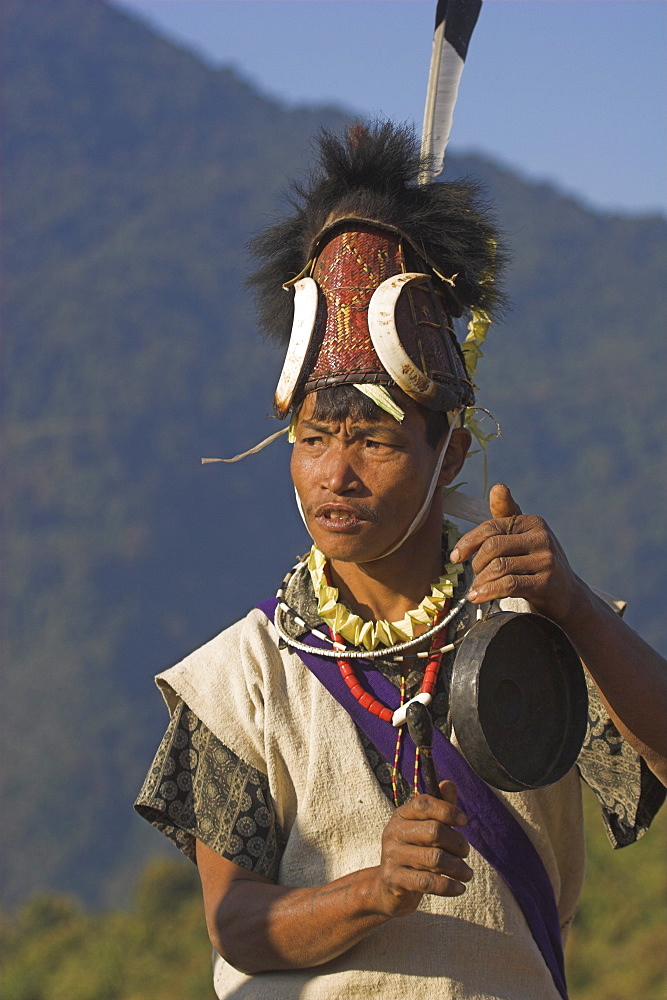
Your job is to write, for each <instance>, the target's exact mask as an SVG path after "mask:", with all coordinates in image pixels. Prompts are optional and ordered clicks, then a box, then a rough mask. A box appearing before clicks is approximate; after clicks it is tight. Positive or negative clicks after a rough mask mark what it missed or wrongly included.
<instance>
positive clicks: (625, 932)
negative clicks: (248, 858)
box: [0, 796, 667, 1000]
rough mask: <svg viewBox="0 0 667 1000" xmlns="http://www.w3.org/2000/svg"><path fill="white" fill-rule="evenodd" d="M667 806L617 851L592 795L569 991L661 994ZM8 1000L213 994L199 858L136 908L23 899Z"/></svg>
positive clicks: (632, 997) (8, 947) (666, 981)
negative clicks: (88, 907) (96, 909)
mask: <svg viewBox="0 0 667 1000" xmlns="http://www.w3.org/2000/svg"><path fill="white" fill-rule="evenodd" d="M666 835H667V811H665V810H663V811H662V813H661V815H660V816H659V817H658V819H657V820H656V822H655V824H654V827H653V828H652V830H651V831H650V833H649V834H648V835H647V836H646V837H645V838H644V839H643V840H642V841H640V843H639V844H635V845H633V846H632V847H629V848H625V849H623V850H622V851H616V852H612V851H611V848H610V847H609V843H608V842H607V839H606V836H605V834H604V832H603V828H602V824H601V823H600V821H599V817H598V815H597V810H596V806H595V803H594V801H593V798H592V796H588V797H587V802H586V837H587V843H588V880H587V883H586V888H585V890H584V894H583V897H582V901H581V905H580V907H579V911H578V913H577V916H576V918H575V923H574V927H573V930H572V933H571V937H570V941H569V945H568V952H567V966H568V978H569V985H570V996H571V1000H663V998H664V996H665V989H666V988H667V978H666V975H665V963H664V956H665V949H666V947H667V927H666V926H665V921H664V900H665V897H666V894H667V871H666V867H665V863H664V850H665V839H666ZM0 947H1V948H2V952H3V955H4V966H5V967H4V974H3V991H2V996H3V1000H213V989H212V985H211V969H210V946H209V943H208V938H207V936H206V929H205V925H204V915H203V908H202V903H201V893H200V888H199V880H198V878H197V874H196V871H195V869H194V866H193V865H191V864H190V863H189V862H186V861H179V860H176V859H173V858H170V859H169V860H159V861H153V862H151V863H150V864H149V865H148V866H147V868H146V869H145V871H144V872H143V874H142V876H141V878H140V881H139V886H138V890H137V894H136V901H135V906H134V908H133V910H132V911H131V912H124V913H119V912H110V913H102V914H93V915H91V914H87V913H85V912H84V911H83V910H82V909H81V907H80V906H78V905H77V904H76V903H75V902H74V901H73V900H72V899H71V898H68V897H65V896H59V895H47V896H40V897H36V898H34V899H32V900H31V901H30V902H28V903H25V904H24V905H23V907H22V908H21V909H20V910H19V911H18V913H17V914H16V916H14V917H13V918H11V919H10V918H8V917H6V918H5V919H4V921H3V922H2V929H1V932H0Z"/></svg>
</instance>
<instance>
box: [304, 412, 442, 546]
mask: <svg viewBox="0 0 667 1000" xmlns="http://www.w3.org/2000/svg"><path fill="white" fill-rule="evenodd" d="M314 408H315V398H314V394H313V393H311V394H310V395H308V396H307V397H306V399H305V401H304V404H303V407H302V408H301V413H300V414H299V419H298V422H297V426H296V442H295V444H294V449H293V452H292V461H291V472H292V479H293V481H294V485H295V487H296V490H297V493H298V494H299V498H300V500H301V505H302V507H303V512H304V515H305V518H306V523H307V525H308V530H309V531H310V534H311V535H312V537H313V540H314V541H315V543H316V545H317V546H318V548H319V549H320V550H321V551H322V552H323V553H324V554H325V555H326V556H328V557H329V558H330V559H338V560H340V561H343V562H355V563H361V562H365V561H368V560H370V559H375V558H377V557H378V556H380V555H382V553H383V552H386V551H387V550H388V549H389V548H390V547H391V546H392V545H393V544H394V543H395V542H396V540H397V539H398V538H400V537H401V536H402V534H403V533H404V532H405V531H406V530H407V528H408V527H409V526H410V524H411V522H412V520H413V518H414V517H415V515H416V513H417V511H418V510H419V508H420V506H421V504H422V503H423V501H424V498H425V496H426V493H427V491H428V487H429V484H430V482H431V478H432V476H433V472H434V469H435V465H436V461H437V457H438V452H437V451H436V450H434V449H433V448H432V447H431V446H430V445H429V444H428V443H427V441H426V437H425V424H424V420H423V418H422V417H421V415H420V413H419V412H418V411H417V410H416V409H415V408H414V407H413V406H407V407H406V413H405V418H404V420H403V422H402V423H401V424H399V423H398V422H397V421H396V420H394V419H393V417H390V416H389V415H388V414H384V413H382V414H381V415H378V418H377V419H374V420H372V421H367V420H364V419H358V418H354V417H348V418H346V419H344V420H341V421H339V422H338V421H337V422H329V421H326V420H324V421H323V420H319V419H316V418H315V417H314V416H313V411H314Z"/></svg>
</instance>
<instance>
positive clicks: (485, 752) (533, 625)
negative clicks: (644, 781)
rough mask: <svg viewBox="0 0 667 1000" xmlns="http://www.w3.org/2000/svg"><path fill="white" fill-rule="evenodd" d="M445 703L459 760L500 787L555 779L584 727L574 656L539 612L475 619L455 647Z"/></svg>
mask: <svg viewBox="0 0 667 1000" xmlns="http://www.w3.org/2000/svg"><path fill="white" fill-rule="evenodd" d="M450 705H451V718H452V723H453V726H454V731H455V733H456V737H457V740H458V743H459V746H460V748H461V751H462V752H463V754H464V756H465V758H466V760H467V761H468V763H469V764H470V765H471V767H472V768H473V769H474V770H475V771H476V772H477V774H478V775H479V776H480V777H481V778H483V780H484V781H486V782H487V783H488V784H490V785H493V786H494V787H495V788H500V789H503V790H504V791H507V792H519V791H524V790H526V789H531V788H542V787H543V786H544V785H550V784H552V783H553V782H554V781H558V779H559V778H562V777H563V775H565V774H566V773H567V772H568V771H569V770H570V768H571V767H572V766H573V764H574V763H575V761H576V759H577V757H578V756H579V752H580V750H581V746H582V744H583V741H584V736H585V734H586V723H587V718H588V693H587V689H586V679H585V677H584V670H583V667H582V665H581V661H580V659H579V657H578V656H577V654H576V652H575V650H574V647H573V646H572V643H571V642H570V640H569V639H568V638H567V636H566V635H565V633H564V632H563V630H562V629H560V628H559V627H558V626H557V625H555V624H554V623H553V622H552V621H550V620H549V619H548V618H543V617H542V615H536V614H521V613H517V612H513V611H501V612H499V613H498V614H495V615H491V617H490V618H488V619H487V620H486V621H480V622H477V624H475V625H474V626H473V627H472V628H471V629H470V631H469V632H468V634H467V635H466V636H465V638H464V640H463V642H462V643H461V645H460V647H459V649H458V652H457V654H456V660H455V661H454V668H453V673H452V683H451V690H450Z"/></svg>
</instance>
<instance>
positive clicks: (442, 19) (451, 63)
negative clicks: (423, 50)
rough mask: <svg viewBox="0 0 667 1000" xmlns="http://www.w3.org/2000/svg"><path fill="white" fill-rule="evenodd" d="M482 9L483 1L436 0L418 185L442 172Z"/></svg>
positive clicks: (425, 182)
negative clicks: (455, 107)
mask: <svg viewBox="0 0 667 1000" xmlns="http://www.w3.org/2000/svg"><path fill="white" fill-rule="evenodd" d="M481 6H482V0H438V7H437V10H436V15H435V32H434V35H433V53H432V55H431V68H430V71H429V77H428V87H427V90H426V106H425V108H424V126H423V129H422V146H421V154H422V160H423V161H424V167H423V169H422V172H421V174H420V177H419V183H420V184H427V183H428V182H429V181H432V180H433V178H434V177H437V176H438V174H440V173H441V172H442V168H443V164H444V161H445V148H446V146H447V143H448V141H449V134H450V132H451V129H452V120H453V117H454V106H455V104H456V98H457V96H458V92H459V82H460V80H461V74H462V73H463V65H464V63H465V58H466V55H467V53H468V43H469V42H470V36H471V35H472V33H473V29H474V27H475V24H476V23H477V18H478V16H479V12H480V9H481Z"/></svg>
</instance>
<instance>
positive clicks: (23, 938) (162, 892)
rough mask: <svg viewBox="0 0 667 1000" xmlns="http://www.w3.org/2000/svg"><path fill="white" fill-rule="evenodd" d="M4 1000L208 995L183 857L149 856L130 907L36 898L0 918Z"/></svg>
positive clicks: (189, 868) (199, 924)
mask: <svg viewBox="0 0 667 1000" xmlns="http://www.w3.org/2000/svg"><path fill="white" fill-rule="evenodd" d="M2 950H3V954H4V956H5V967H4V972H3V988H2V996H3V1000H212V998H213V997H214V993H213V986H212V983H211V949H210V945H209V944H208V938H207V936H206V927H205V924H204V916H203V910H202V903H201V892H200V889H199V879H198V878H197V873H196V871H195V868H194V866H193V865H192V864H190V863H189V862H185V861H183V862H178V861H174V860H169V861H166V860H160V861H153V862H152V863H151V864H150V865H149V866H148V867H147V868H146V870H145V872H144V873H143V875H142V878H141V882H140V884H139V889H138V892H137V899H136V905H135V907H134V909H133V911H132V912H131V913H119V912H111V913H103V914H94V915H90V914H87V913H85V912H84V911H83V910H82V909H81V908H80V907H79V906H78V905H77V904H76V903H75V902H74V901H73V900H72V899H70V898H68V897H65V896H58V895H44V896H37V897H35V898H34V899H33V900H31V901H30V902H29V903H26V904H24V906H23V907H22V908H21V910H20V911H19V913H18V915H17V917H16V918H15V919H14V920H12V921H9V920H7V919H5V921H4V927H3V931H2Z"/></svg>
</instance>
